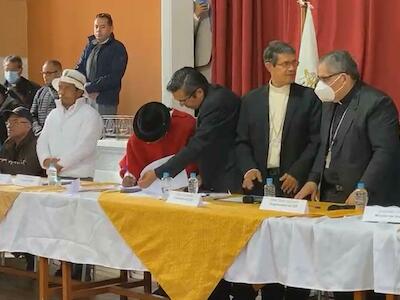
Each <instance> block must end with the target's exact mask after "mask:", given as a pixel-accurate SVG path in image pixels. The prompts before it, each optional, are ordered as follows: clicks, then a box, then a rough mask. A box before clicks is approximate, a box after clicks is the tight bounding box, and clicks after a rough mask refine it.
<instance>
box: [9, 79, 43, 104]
mask: <svg viewBox="0 0 400 300" xmlns="http://www.w3.org/2000/svg"><path fill="white" fill-rule="evenodd" d="M4 86H5V87H6V88H7V89H8V93H9V95H10V96H11V97H13V98H15V99H17V100H18V101H19V102H20V103H21V104H22V105H23V106H25V107H26V108H28V109H30V108H31V106H32V102H33V98H34V97H35V95H36V92H37V91H38V90H39V89H40V85H38V84H37V83H35V82H33V81H29V80H28V79H26V78H25V77H21V78H20V79H19V80H18V81H17V82H16V84H15V86H13V85H12V84H10V83H8V82H7V81H6V82H5V83H4Z"/></svg>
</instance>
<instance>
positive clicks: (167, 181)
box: [161, 172, 172, 199]
mask: <svg viewBox="0 0 400 300" xmlns="http://www.w3.org/2000/svg"><path fill="white" fill-rule="evenodd" d="M171 181H172V178H171V176H169V173H168V172H164V173H163V177H162V179H161V191H162V193H163V197H164V198H165V199H168V195H169V191H170V189H171Z"/></svg>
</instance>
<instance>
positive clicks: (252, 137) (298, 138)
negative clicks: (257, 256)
mask: <svg viewBox="0 0 400 300" xmlns="http://www.w3.org/2000/svg"><path fill="white" fill-rule="evenodd" d="M263 58H264V64H265V67H266V69H267V71H268V72H269V73H270V74H271V80H270V81H269V82H268V83H267V84H266V85H263V86H261V87H259V88H257V89H254V90H252V91H250V92H249V93H248V94H246V95H245V96H243V99H242V104H241V110H240V117H239V123H238V127H237V143H236V145H237V146H236V152H237V160H238V165H239V168H240V170H241V172H242V176H243V181H242V185H243V188H244V189H245V191H246V192H247V193H251V194H255V195H263V188H262V187H263V183H264V182H265V181H266V179H267V178H272V180H273V183H274V185H275V187H276V196H283V197H293V196H294V195H295V193H296V192H297V191H298V189H299V188H301V187H302V185H303V184H304V183H305V182H306V180H307V176H308V173H309V172H310V170H311V167H312V164H313V161H314V157H315V155H316V153H317V150H318V146H319V129H320V118H321V104H320V101H318V98H317V97H316V95H315V93H314V91H313V90H312V89H310V88H307V87H304V86H301V85H298V84H296V83H294V80H295V75H296V68H297V66H298V61H297V58H296V54H295V50H294V49H293V47H292V46H290V45H289V44H287V43H284V42H281V41H272V42H270V43H269V45H268V46H267V48H266V49H265V50H264V57H263ZM262 286H263V285H258V286H251V285H244V284H240V285H236V284H234V285H233V294H234V299H235V300H241V299H246V300H248V299H254V298H255V296H256V294H257V293H258V292H257V289H258V288H260V287H262ZM262 295H263V299H265V298H267V299H269V297H271V299H284V298H285V299H286V300H291V299H293V300H294V299H296V300H301V299H307V298H308V295H309V290H304V289H298V288H293V287H286V288H285V287H284V286H283V285H281V284H279V283H273V284H266V285H264V286H263V287H262Z"/></svg>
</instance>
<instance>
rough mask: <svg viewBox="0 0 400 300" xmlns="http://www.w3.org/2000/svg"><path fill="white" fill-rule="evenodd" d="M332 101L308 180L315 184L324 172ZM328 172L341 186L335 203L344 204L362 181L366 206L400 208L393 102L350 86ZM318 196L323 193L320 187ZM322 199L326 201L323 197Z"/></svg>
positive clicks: (367, 89)
mask: <svg viewBox="0 0 400 300" xmlns="http://www.w3.org/2000/svg"><path fill="white" fill-rule="evenodd" d="M335 105H337V104H335V103H325V104H323V108H322V121H321V146H320V148H319V152H318V156H317V159H316V160H315V163H314V166H313V171H312V173H311V174H310V178H309V179H310V180H312V181H314V182H316V183H319V182H320V180H321V178H322V176H323V173H324V171H325V157H326V154H327V147H328V139H329V132H330V126H331V120H332V116H333V113H334V109H335ZM329 169H330V173H331V174H332V173H333V174H336V176H333V177H334V178H336V179H334V181H335V182H333V184H334V185H337V186H340V187H341V189H339V190H338V191H337V193H336V195H335V199H326V200H329V201H336V202H344V201H345V200H346V199H347V197H348V196H349V195H350V193H351V192H352V191H353V190H354V189H355V188H356V184H357V182H358V181H363V182H364V183H365V185H366V189H367V190H368V194H369V204H380V205H399V204H400V198H399V195H400V141H399V121H398V112H397V109H396V106H395V105H394V103H393V101H392V99H390V97H388V96H387V95H385V94H384V93H382V92H380V91H378V90H376V89H374V88H373V87H371V86H368V85H366V84H364V83H362V82H359V83H357V84H356V86H355V87H354V91H353V97H352V98H351V99H350V103H349V106H348V111H347V113H346V115H345V117H344V119H343V122H342V125H341V126H340V128H339V130H338V134H337V137H336V142H335V143H334V145H333V147H332V159H331V163H330V167H329ZM321 188H322V195H323V194H324V193H323V192H324V186H322V187H321ZM322 200H325V199H322Z"/></svg>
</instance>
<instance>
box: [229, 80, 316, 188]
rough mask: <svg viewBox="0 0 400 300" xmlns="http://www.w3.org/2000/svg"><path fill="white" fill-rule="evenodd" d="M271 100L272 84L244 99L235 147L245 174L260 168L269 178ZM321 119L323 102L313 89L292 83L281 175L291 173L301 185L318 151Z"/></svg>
mask: <svg viewBox="0 0 400 300" xmlns="http://www.w3.org/2000/svg"><path fill="white" fill-rule="evenodd" d="M268 99H269V85H266V86H265V85H264V86H262V87H260V88H257V89H255V90H252V91H250V92H249V93H248V94H247V95H245V96H244V97H243V99H242V105H241V110H240V118H239V123H238V128H237V146H236V154H237V160H238V165H239V168H240V170H241V172H242V175H244V174H245V173H246V172H247V171H248V170H250V169H258V170H260V171H261V173H262V175H263V179H265V177H266V169H267V158H268V148H269V132H270V128H269V100H268ZM320 121H321V101H319V99H318V98H317V96H316V95H315V93H314V91H313V90H312V89H310V88H306V87H303V86H301V85H298V84H295V83H293V84H292V85H291V87H290V93H289V99H288V104H287V109H286V115H285V120H284V124H283V131H282V145H281V152H280V172H281V174H280V175H283V174H284V173H288V174H290V175H292V176H293V177H295V178H296V179H297V181H298V182H299V186H300V187H301V186H302V185H303V184H304V183H305V182H306V180H307V177H308V174H309V172H310V170H311V167H312V165H313V162H314V158H315V156H316V153H317V150H318V146H319V140H320V139H319V130H320ZM255 192H256V193H260V192H261V191H255Z"/></svg>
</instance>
